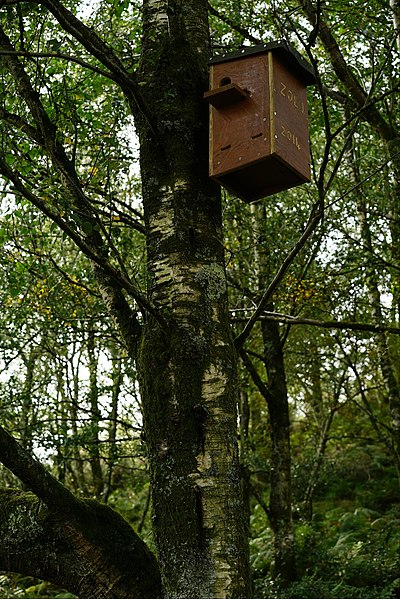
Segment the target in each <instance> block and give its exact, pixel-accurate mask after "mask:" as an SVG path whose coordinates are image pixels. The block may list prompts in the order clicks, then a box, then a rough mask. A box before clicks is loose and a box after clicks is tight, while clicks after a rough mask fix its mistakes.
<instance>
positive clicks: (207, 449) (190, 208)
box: [139, 0, 250, 599]
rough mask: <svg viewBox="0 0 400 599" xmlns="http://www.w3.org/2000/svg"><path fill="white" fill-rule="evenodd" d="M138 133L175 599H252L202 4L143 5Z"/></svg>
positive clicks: (151, 370) (145, 345)
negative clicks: (148, 115) (146, 109)
mask: <svg viewBox="0 0 400 599" xmlns="http://www.w3.org/2000/svg"><path fill="white" fill-rule="evenodd" d="M143 31H144V39H143V53H142V65H141V78H142V81H141V84H142V85H141V89H142V93H143V96H144V98H145V101H146V103H147V104H149V105H151V106H152V109H153V112H154V114H155V120H154V121H153V122H151V123H149V122H148V121H146V120H145V119H142V121H141V123H140V125H139V134H140V144H141V172H142V186H143V200H144V210H145V222H146V231H147V251H148V271H149V281H148V285H149V294H150V299H151V301H152V302H153V304H154V305H155V306H156V307H157V308H158V310H159V311H160V314H161V315H162V317H163V319H164V320H165V321H166V322H167V323H168V325H167V326H166V327H165V326H162V325H161V324H160V321H159V320H158V319H157V318H155V317H154V316H150V317H149V318H148V319H147V322H146V324H145V328H144V334H143V341H142V348H141V353H140V373H141V393H142V400H143V410H144V425H145V436H146V443H147V447H148V452H149V460H150V472H151V483H152V500H153V529H154V534H155V541H156V545H157V550H158V558H159V563H160V567H161V571H162V576H163V582H164V587H165V594H166V597H168V599H178V598H183V597H184V598H185V599H192V598H193V599H245V598H248V597H249V596H250V590H249V570H248V543H247V536H246V524H245V518H244V510H243V501H242V496H241V483H240V469H239V460H238V449H237V441H236V436H237V418H236V404H237V395H238V394H237V380H236V368H235V362H236V355H235V351H234V347H233V343H232V339H231V335H230V328H229V317H228V306H227V287H226V279H225V268H224V252H223V245H222V229H221V205H220V193H219V190H218V189H217V188H216V187H215V185H214V184H213V183H212V182H211V181H210V180H209V178H208V175H207V137H208V136H207V108H206V105H205V103H204V102H203V100H202V96H203V92H204V91H205V89H207V57H208V50H207V49H208V23H207V2H206V1H205V0H188V1H186V2H185V3H184V5H183V4H182V3H181V2H178V1H172V2H171V1H169V2H166V1H160V0H145V2H144V14H143Z"/></svg>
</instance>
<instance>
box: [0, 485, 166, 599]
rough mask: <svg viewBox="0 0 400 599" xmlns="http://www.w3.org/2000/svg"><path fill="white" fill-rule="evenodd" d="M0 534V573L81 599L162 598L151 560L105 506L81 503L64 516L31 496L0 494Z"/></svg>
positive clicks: (158, 577)
mask: <svg viewBox="0 0 400 599" xmlns="http://www.w3.org/2000/svg"><path fill="white" fill-rule="evenodd" d="M0 535H1V540H2V542H1V544H0V569H1V570H5V571H11V572H18V573H20V574H23V575H28V576H35V577H38V578H41V579H42V580H47V581H49V582H52V583H54V584H56V585H58V586H60V587H62V588H65V589H67V590H69V591H70V592H72V593H74V594H76V595H78V596H79V597H80V599H95V598H96V599H98V598H99V597H107V599H123V598H124V597H127V596H129V597H132V599H143V598H146V599H161V584H160V574H159V570H158V565H157V562H156V560H155V558H154V556H153V555H152V554H151V553H150V552H149V551H148V549H147V547H146V546H145V545H144V543H143V542H142V541H141V539H140V538H139V537H138V536H137V535H136V533H135V532H134V531H133V530H132V529H131V527H130V526H129V525H128V523H127V522H125V521H124V520H123V519H122V518H121V517H120V516H119V515H118V514H117V513H116V512H113V510H111V509H110V508H108V507H107V506H103V505H101V504H97V503H95V502H90V501H87V502H85V501H81V502H79V509H78V510H76V511H75V512H74V513H73V514H72V515H70V516H68V517H65V515H64V514H60V513H56V512H54V511H53V510H51V509H49V508H48V506H47V505H46V504H45V503H44V502H42V501H41V500H39V499H38V498H37V497H35V495H33V494H32V493H27V492H23V491H19V490H1V491H0ZM111 547H112V548H111Z"/></svg>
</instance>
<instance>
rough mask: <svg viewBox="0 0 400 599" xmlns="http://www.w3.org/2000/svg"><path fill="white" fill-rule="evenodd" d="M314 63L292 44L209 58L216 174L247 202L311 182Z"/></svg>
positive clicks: (213, 171)
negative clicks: (309, 89) (309, 106)
mask: <svg viewBox="0 0 400 599" xmlns="http://www.w3.org/2000/svg"><path fill="white" fill-rule="evenodd" d="M313 83H315V77H314V72H313V69H312V67H311V66H310V65H309V64H308V63H307V62H306V61H305V60H304V59H303V58H302V57H301V56H300V54H298V52H296V50H294V48H292V47H291V46H290V45H289V44H287V43H286V42H273V43H270V44H267V45H263V46H255V47H252V48H245V49H243V50H241V51H239V52H235V53H231V54H227V55H225V56H222V57H217V58H214V59H212V60H211V62H210V91H208V92H206V93H205V94H204V97H205V99H206V100H207V101H208V102H209V103H210V157H209V160H210V176H211V177H212V178H213V179H214V180H215V181H218V182H219V183H220V184H221V185H223V187H226V189H228V190H229V191H231V192H233V193H234V194H235V195H237V196H239V197H240V198H242V199H243V200H245V201H246V202H253V201H254V200H258V199H260V198H263V197H265V196H268V195H272V194H274V193H276V192H278V191H283V190H284V189H289V188H290V187H294V186H296V185H300V184H301V183H304V182H307V181H310V149H309V141H308V110H307V86H308V85H312V84H313Z"/></svg>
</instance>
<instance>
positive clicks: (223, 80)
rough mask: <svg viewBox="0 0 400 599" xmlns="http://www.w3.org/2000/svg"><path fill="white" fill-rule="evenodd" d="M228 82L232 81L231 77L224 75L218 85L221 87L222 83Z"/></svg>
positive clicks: (226, 83)
mask: <svg viewBox="0 0 400 599" xmlns="http://www.w3.org/2000/svg"><path fill="white" fill-rule="evenodd" d="M229 83H232V81H231V78H230V77H224V78H223V79H221V81H220V82H219V84H220V86H221V87H222V85H229Z"/></svg>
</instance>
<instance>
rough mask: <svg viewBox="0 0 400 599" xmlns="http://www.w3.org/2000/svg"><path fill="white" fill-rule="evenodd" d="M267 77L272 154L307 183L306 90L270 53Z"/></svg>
mask: <svg viewBox="0 0 400 599" xmlns="http://www.w3.org/2000/svg"><path fill="white" fill-rule="evenodd" d="M269 61H270V69H272V78H270V85H271V87H272V89H271V91H272V94H273V108H272V110H271V113H272V114H271V118H272V129H271V143H272V152H273V153H274V154H277V155H278V156H279V157H280V158H281V160H283V161H284V162H286V163H287V164H288V165H290V166H291V167H292V168H293V169H294V170H295V171H297V172H298V173H299V175H300V176H302V177H303V178H304V180H305V181H309V180H310V148H309V137H308V105H307V88H306V87H305V86H304V85H303V84H302V83H301V82H300V81H299V79H297V78H296V75H295V74H293V73H292V72H290V71H289V70H288V69H287V67H286V66H285V65H284V64H283V63H282V62H281V61H280V60H279V59H278V58H277V57H276V56H274V55H273V54H272V53H271V54H270V58H269Z"/></svg>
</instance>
